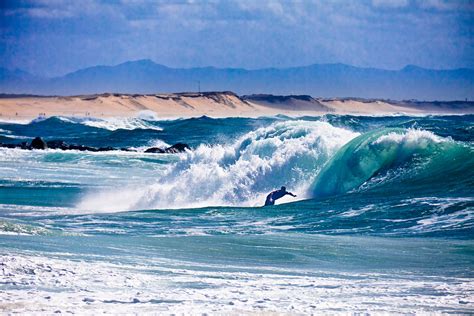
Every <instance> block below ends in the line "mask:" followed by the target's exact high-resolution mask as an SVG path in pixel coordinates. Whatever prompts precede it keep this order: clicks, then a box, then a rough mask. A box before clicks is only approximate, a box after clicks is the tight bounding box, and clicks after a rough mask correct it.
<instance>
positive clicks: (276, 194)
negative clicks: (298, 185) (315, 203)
mask: <svg viewBox="0 0 474 316" xmlns="http://www.w3.org/2000/svg"><path fill="white" fill-rule="evenodd" d="M287 194H289V195H291V196H295V195H294V194H293V193H291V192H288V191H283V190H276V191H273V192H271V193H270V194H268V195H267V199H266V200H265V206H267V205H275V201H276V200H278V199H279V198H282V197H284V196H285V195H287Z"/></svg>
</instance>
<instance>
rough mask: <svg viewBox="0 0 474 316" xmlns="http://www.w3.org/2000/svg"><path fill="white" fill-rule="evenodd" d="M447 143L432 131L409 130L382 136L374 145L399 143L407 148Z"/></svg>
mask: <svg viewBox="0 0 474 316" xmlns="http://www.w3.org/2000/svg"><path fill="white" fill-rule="evenodd" d="M444 141H447V139H446V138H442V137H439V136H437V135H435V134H433V133H432V132H430V131H425V130H419V129H412V128H410V129H408V130H407V131H406V132H404V133H395V132H392V133H388V134H386V135H383V136H380V137H379V138H378V139H377V140H375V141H374V142H373V144H390V143H398V144H405V145H406V146H417V147H419V146H423V145H425V146H426V145H427V144H428V143H440V142H444Z"/></svg>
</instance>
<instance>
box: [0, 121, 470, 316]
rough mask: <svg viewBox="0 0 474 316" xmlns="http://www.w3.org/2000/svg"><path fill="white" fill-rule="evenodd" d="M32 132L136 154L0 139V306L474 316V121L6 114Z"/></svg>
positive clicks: (11, 136) (9, 128) (11, 132)
mask: <svg viewBox="0 0 474 316" xmlns="http://www.w3.org/2000/svg"><path fill="white" fill-rule="evenodd" d="M36 136H40V137H42V138H43V139H45V140H63V141H66V142H67V143H69V144H81V145H85V146H93V147H107V146H111V147H114V148H128V149H130V150H133V151H118V150H116V151H107V152H87V151H77V150H65V151H63V150H59V149H47V150H22V149H18V148H14V149H12V148H0V175H1V177H0V276H1V282H0V312H4V313H5V312H6V313H9V312H18V313H47V314H50V313H56V312H61V313H66V312H72V313H90V314H96V313H175V314H176V313H184V314H195V313H199V314H202V313H211V314H228V313H235V314H248V313H250V314H252V313H277V314H280V313H282V314H285V313H287V314H309V313H321V314H338V313H343V314H347V313H363V312H368V313H395V314H399V313H403V314H405V313H417V312H418V313H419V312H422V313H435V314H438V313H454V314H459V313H474V278H473V277H474V116H472V115H464V116H425V117H410V116H381V117H364V116H347V115H345V116H341V115H324V116H320V117H298V118H291V117H286V116H275V117H260V118H222V119H213V118H209V117H200V118H190V119H176V120H160V118H159V117H158V116H157V115H156V114H155V113H152V112H151V113H148V112H147V113H141V114H140V115H139V116H137V117H136V118H110V119H98V118H90V117H85V118H77V117H51V118H38V119H35V120H32V121H28V122H7V121H2V122H0V142H1V143H4V144H18V143H21V142H25V141H27V142H29V141H31V140H32V139H33V138H34V137H36ZM178 142H182V143H186V144H189V146H190V148H191V149H190V150H186V151H185V152H183V153H178V154H152V153H145V149H146V148H149V147H166V146H170V145H172V144H175V143H178ZM282 185H284V186H286V187H287V188H288V190H289V191H291V192H294V193H296V194H297V196H298V197H297V198H293V197H290V196H286V197H284V198H282V199H280V200H278V201H277V203H276V205H275V206H271V207H265V208H263V207H262V205H263V203H264V201H265V197H266V195H267V194H268V193H269V192H271V191H273V190H275V189H278V188H280V187H281V186H282Z"/></svg>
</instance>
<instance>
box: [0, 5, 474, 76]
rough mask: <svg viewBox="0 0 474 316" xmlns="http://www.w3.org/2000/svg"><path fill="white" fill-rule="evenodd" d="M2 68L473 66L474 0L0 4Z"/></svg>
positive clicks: (45, 71)
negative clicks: (139, 62) (141, 62)
mask: <svg viewBox="0 0 474 316" xmlns="http://www.w3.org/2000/svg"><path fill="white" fill-rule="evenodd" d="M0 6H1V26H0V55H1V56H0V57H1V58H0V66H3V67H8V68H21V69H24V70H27V71H29V72H32V73H35V74H40V75H46V76H54V75H61V74H65V73H67V72H70V71H74V70H77V69H80V68H84V67H88V66H93V65H114V64H118V63H121V62H124V61H127V60H136V59H145V58H149V59H152V60H154V61H155V62H157V63H160V64H164V65H168V66H171V67H200V66H215V67H243V68H249V69H254V68H264V67H288V66H300V65H308V64H314V63H339V62H340V63H346V64H350V65H355V66H364V67H377V68H385V69H399V68H403V67H404V66H405V65H408V64H414V65H418V66H422V67H427V68H436V69H446V68H459V67H469V68H474V39H473V35H474V1H472V0H452V1H448V0H326V1H323V0H320V1H316V0H315V1H283V0H272V1H266V0H254V1H250V0H239V1H237V0H236V1H232V0H209V1H198V0H187V1H186V0H179V1H162V0H156V1H146V0H121V1H119V0H116V1H105V0H102V1H100V0H80V1H60V0H36V1H25V0H23V1H22V0H17V1H9V0H6V1H5V0H2V1H0Z"/></svg>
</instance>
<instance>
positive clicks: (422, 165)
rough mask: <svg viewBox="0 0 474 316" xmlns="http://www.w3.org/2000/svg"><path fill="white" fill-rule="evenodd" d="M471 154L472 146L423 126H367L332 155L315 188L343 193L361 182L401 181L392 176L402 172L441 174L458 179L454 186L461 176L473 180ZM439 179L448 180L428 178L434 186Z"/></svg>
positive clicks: (321, 193)
mask: <svg viewBox="0 0 474 316" xmlns="http://www.w3.org/2000/svg"><path fill="white" fill-rule="evenodd" d="M472 154H473V151H472V147H471V146H466V145H463V144H459V143H456V142H454V141H452V140H451V139H446V138H442V137H439V136H436V135H435V134H433V133H431V132H428V131H424V130H415V129H382V130H377V131H373V132H368V133H365V134H363V135H361V136H359V137H357V138H356V139H354V140H352V141H351V142H349V143H348V144H346V145H345V146H344V147H343V148H341V149H340V150H339V152H337V154H335V155H334V156H333V157H332V158H331V160H330V161H329V162H328V163H327V164H326V166H325V167H324V170H322V171H321V173H320V174H319V175H318V177H317V179H316V182H315V184H314V185H313V194H314V196H315V197H319V196H327V195H335V194H342V193H346V192H349V191H351V190H353V189H357V188H360V187H361V185H362V184H366V186H365V187H367V186H370V185H371V183H370V182H374V183H375V182H377V183H380V182H383V184H384V185H387V184H388V183H390V185H392V186H395V185H400V184H399V183H393V179H392V178H396V177H400V176H402V177H403V178H405V179H404V180H405V181H408V179H406V178H407V177H410V179H411V180H414V178H417V177H418V178H423V177H424V178H425V180H428V179H429V178H431V179H439V178H440V175H441V177H442V178H444V179H446V180H447V181H449V182H455V183H454V185H456V186H457V185H462V184H463V180H469V179H471V176H472V175H473V174H472V170H473V168H472V167H474V160H473V155H472ZM453 163H454V164H455V165H454V166H453ZM460 168H461V169H462V172H461V173H459V169H460ZM403 173H409V174H410V175H409V176H408V175H402V174H403ZM459 176H461V177H459ZM426 178H428V179H426ZM367 181H369V183H368V182H367ZM399 181H401V180H398V182H399ZM428 181H429V180H428ZM427 183H429V182H427ZM438 184H441V185H446V184H447V183H446V182H441V183H439V182H435V183H429V185H430V186H436V185H438Z"/></svg>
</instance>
